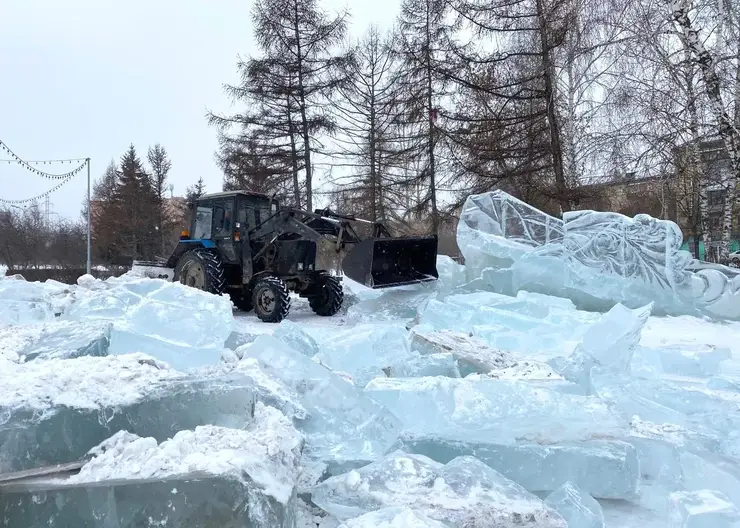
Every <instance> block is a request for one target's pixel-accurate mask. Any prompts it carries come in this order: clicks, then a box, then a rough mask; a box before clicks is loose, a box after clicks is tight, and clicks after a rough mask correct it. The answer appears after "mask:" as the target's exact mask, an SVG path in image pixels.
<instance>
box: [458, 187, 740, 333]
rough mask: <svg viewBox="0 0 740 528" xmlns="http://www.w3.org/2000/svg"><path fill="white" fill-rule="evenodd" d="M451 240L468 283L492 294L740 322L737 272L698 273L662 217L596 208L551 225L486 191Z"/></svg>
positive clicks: (472, 201) (469, 204)
mask: <svg viewBox="0 0 740 528" xmlns="http://www.w3.org/2000/svg"><path fill="white" fill-rule="evenodd" d="M457 241H458V246H459V247H460V249H461V251H462V253H463V255H464V256H465V263H466V268H467V270H468V274H469V277H468V278H469V279H473V278H477V277H482V278H483V280H484V282H487V283H488V285H489V287H490V288H492V289H494V290H495V291H497V292H499V293H505V294H508V295H514V294H515V293H516V292H517V291H519V290H529V291H537V292H541V293H547V294H551V295H558V296H563V297H569V298H570V299H572V300H573V301H574V302H575V303H576V305H577V306H579V307H581V308H584V309H593V310H604V309H608V308H609V307H610V306H612V305H613V304H615V303H618V302H619V303H622V304H624V305H626V306H628V307H630V308H637V307H639V306H644V305H646V304H648V303H650V302H654V303H655V311H656V313H668V314H674V315H679V314H703V315H709V316H712V317H718V318H726V319H734V320H738V319H740V303H739V302H738V300H740V273H738V272H737V270H733V269H731V268H727V267H723V266H715V267H714V268H716V269H714V268H712V269H710V268H708V267H706V266H704V267H703V268H702V267H701V266H700V265H699V264H698V263H697V262H696V261H694V260H693V259H692V257H691V254H690V253H689V252H688V251H683V250H681V249H680V247H681V245H682V242H683V236H682V234H681V230H680V229H679V227H678V226H677V225H676V224H675V223H673V222H670V221H668V220H659V219H655V218H652V217H650V216H648V215H645V214H639V215H637V216H635V217H634V218H629V217H626V216H624V215H621V214H619V213H606V212H597V211H569V212H566V213H564V214H563V220H559V219H557V218H554V217H551V216H549V215H547V214H545V213H543V212H542V211H539V210H537V209H535V208H534V207H531V206H529V205H527V204H526V203H524V202H522V201H520V200H518V199H516V198H514V197H513V196H510V195H508V194H506V193H505V192H503V191H493V192H489V193H484V194H479V195H472V196H470V197H468V199H467V200H466V202H465V205H464V206H463V210H462V213H461V216H460V222H459V223H458V229H457Z"/></svg>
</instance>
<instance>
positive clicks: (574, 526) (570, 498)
mask: <svg viewBox="0 0 740 528" xmlns="http://www.w3.org/2000/svg"><path fill="white" fill-rule="evenodd" d="M545 504H547V505H548V506H549V507H550V508H552V509H553V510H555V511H556V512H558V513H559V514H560V515H562V516H563V518H564V519H565V520H566V521H568V528H604V512H603V511H602V510H601V506H600V505H599V503H598V502H596V500H594V498H593V497H591V496H590V495H589V494H588V493H584V492H583V491H582V490H581V489H579V488H578V486H576V485H575V484H573V483H572V482H566V483H565V484H564V485H563V486H562V487H560V488H558V489H557V490H555V491H554V492H552V493H551V494H550V495H548V496H547V498H546V499H545Z"/></svg>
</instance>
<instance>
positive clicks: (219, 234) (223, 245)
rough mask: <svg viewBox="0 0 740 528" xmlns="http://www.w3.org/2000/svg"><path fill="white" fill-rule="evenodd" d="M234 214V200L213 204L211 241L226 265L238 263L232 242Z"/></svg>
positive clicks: (233, 242)
mask: <svg viewBox="0 0 740 528" xmlns="http://www.w3.org/2000/svg"><path fill="white" fill-rule="evenodd" d="M234 213H235V212H234V198H230V199H227V200H223V201H219V202H214V204H213V241H214V242H215V243H216V247H218V250H219V254H220V255H221V259H222V260H223V261H224V262H225V263H227V264H237V263H238V262H239V257H238V253H237V252H236V247H235V241H234V238H235V236H234V233H235V231H234V230H235V227H234V226H235V224H236V222H235V218H234ZM236 238H238V237H236Z"/></svg>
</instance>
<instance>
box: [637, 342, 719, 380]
mask: <svg viewBox="0 0 740 528" xmlns="http://www.w3.org/2000/svg"><path fill="white" fill-rule="evenodd" d="M635 356H636V357H635V361H636V363H638V364H639V365H642V366H644V367H648V368H652V369H653V370H655V371H657V372H660V373H664V374H676V375H679V376H693V377H707V376H716V375H718V374H719V373H720V366H721V363H722V362H723V361H725V360H728V359H730V358H731V357H732V354H731V352H730V350H729V349H728V348H723V347H715V346H713V345H698V346H697V345H694V346H686V345H682V346H675V345H667V346H662V347H658V348H644V347H642V348H640V349H639V351H638V352H637V353H636V354H635Z"/></svg>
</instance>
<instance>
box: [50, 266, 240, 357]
mask: <svg viewBox="0 0 740 528" xmlns="http://www.w3.org/2000/svg"><path fill="white" fill-rule="evenodd" d="M104 284H105V285H106V286H107V288H106V289H95V290H80V291H79V292H78V293H77V295H78V298H77V300H76V302H75V303H74V304H72V305H71V307H70V308H69V309H68V310H66V311H65V313H64V314H63V316H62V317H63V318H64V319H67V320H72V321H83V322H86V321H110V322H111V323H112V324H113V330H112V333H111V343H110V349H109V352H110V353H111V354H128V353H131V352H142V353H145V354H149V355H151V356H153V357H156V358H157V359H160V360H162V361H165V362H167V363H168V364H170V365H171V366H172V367H174V368H177V369H180V370H185V369H188V368H192V367H199V366H203V365H208V364H213V363H217V362H218V361H219V359H220V357H221V351H222V350H223V348H224V344H225V342H226V339H227V338H228V337H229V335H230V334H231V326H232V308H231V301H230V300H229V298H228V297H226V296H218V295H212V294H210V293H206V292H203V291H201V290H198V289H196V288H190V287H187V286H183V285H182V284H180V283H172V282H166V281H163V280H159V279H145V278H144V279H132V278H130V277H124V278H116V279H108V280H107V281H105V283H104Z"/></svg>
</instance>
